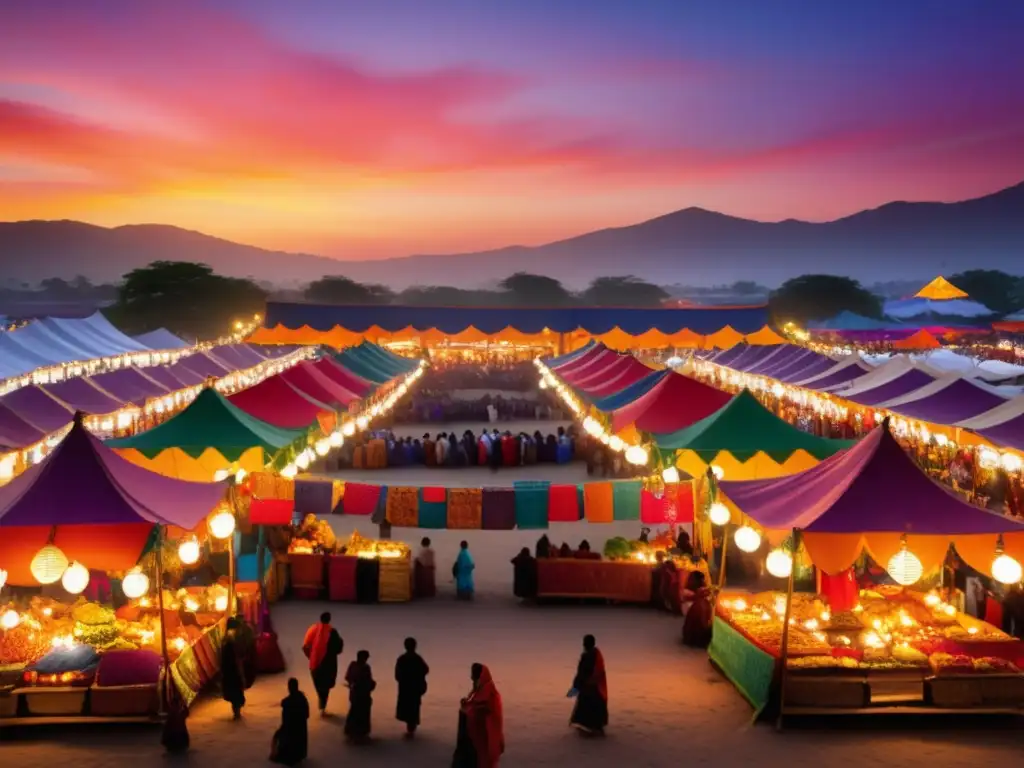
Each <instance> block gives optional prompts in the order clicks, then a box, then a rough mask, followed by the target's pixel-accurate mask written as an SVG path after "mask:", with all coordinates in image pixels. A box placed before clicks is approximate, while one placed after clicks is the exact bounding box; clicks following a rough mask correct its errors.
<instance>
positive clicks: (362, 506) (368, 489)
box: [341, 483, 381, 515]
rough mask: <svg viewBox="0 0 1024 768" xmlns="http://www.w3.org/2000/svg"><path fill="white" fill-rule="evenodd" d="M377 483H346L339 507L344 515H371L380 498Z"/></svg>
mask: <svg viewBox="0 0 1024 768" xmlns="http://www.w3.org/2000/svg"><path fill="white" fill-rule="evenodd" d="M380 491H381V489H380V486H379V485H366V484H365V483H346V484H345V496H344V497H343V498H342V503H341V507H342V510H343V511H344V512H345V514H346V515H372V514H373V512H374V510H376V509H377V501H378V499H379V498H380V495H381V493H380Z"/></svg>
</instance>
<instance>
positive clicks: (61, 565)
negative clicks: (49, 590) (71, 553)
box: [29, 544, 68, 584]
mask: <svg viewBox="0 0 1024 768" xmlns="http://www.w3.org/2000/svg"><path fill="white" fill-rule="evenodd" d="M67 568H68V558H67V556H66V555H65V554H64V553H63V552H61V551H60V549H58V548H57V547H55V546H54V545H53V544H47V545H46V546H45V547H43V548H42V549H40V550H39V551H38V552H36V556H35V557H33V558H32V562H31V563H30V564H29V570H30V571H32V576H33V577H35V580H36V581H38V582H39V583H40V584H55V583H57V581H58V580H59V579H60V577H61V576H63V575H64V571H66V570H67Z"/></svg>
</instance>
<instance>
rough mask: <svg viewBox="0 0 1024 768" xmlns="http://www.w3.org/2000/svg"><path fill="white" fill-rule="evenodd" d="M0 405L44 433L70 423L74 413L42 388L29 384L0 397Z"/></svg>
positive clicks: (65, 404)
mask: <svg viewBox="0 0 1024 768" xmlns="http://www.w3.org/2000/svg"><path fill="white" fill-rule="evenodd" d="M0 405H3V406H5V407H7V408H10V409H11V410H12V411H14V413H16V414H17V415H18V416H19V417H21V418H22V419H24V420H25V421H27V422H28V423H29V424H31V425H32V426H35V427H39V429H41V430H43V431H44V432H47V433H49V432H56V431H57V430H58V429H60V428H61V427H64V426H66V425H67V424H70V423H71V420H72V419H73V418H74V416H75V411H74V409H73V408H71V407H70V406H69V405H68V404H67V403H64V402H62V401H61V400H58V399H57V398H55V397H54V396H53V395H51V394H50V393H49V392H47V391H46V390H44V389H43V388H42V387H38V386H36V385H35V384H30V385H29V386H27V387H19V388H18V389H16V390H14V391H13V392H8V393H7V394H6V395H4V396H3V397H0Z"/></svg>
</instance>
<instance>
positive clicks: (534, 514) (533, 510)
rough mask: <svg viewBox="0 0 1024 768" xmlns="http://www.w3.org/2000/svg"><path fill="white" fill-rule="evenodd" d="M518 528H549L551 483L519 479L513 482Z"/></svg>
mask: <svg viewBox="0 0 1024 768" xmlns="http://www.w3.org/2000/svg"><path fill="white" fill-rule="evenodd" d="M513 490H514V493H515V511H516V527H517V528H524V529H525V528H547V527H548V508H549V506H550V495H551V483H548V482H545V481H533V480H517V481H516V482H515V483H514V484H513Z"/></svg>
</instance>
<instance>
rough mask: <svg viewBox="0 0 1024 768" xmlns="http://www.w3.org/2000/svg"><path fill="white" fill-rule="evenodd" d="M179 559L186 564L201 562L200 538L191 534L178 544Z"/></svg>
mask: <svg viewBox="0 0 1024 768" xmlns="http://www.w3.org/2000/svg"><path fill="white" fill-rule="evenodd" d="M178 559H179V560H181V562H182V564H184V565H193V564H194V563H197V562H199V540H198V539H196V537H195V536H189V537H188V538H187V539H184V540H182V542H181V543H180V544H179V545H178Z"/></svg>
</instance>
